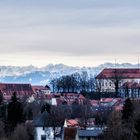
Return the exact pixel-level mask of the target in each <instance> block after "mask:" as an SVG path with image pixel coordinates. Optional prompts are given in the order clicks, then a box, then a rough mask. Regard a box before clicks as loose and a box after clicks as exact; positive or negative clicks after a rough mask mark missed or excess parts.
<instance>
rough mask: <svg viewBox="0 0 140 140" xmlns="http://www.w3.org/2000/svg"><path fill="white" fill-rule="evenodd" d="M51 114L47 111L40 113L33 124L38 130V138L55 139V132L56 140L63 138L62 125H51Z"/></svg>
mask: <svg viewBox="0 0 140 140" xmlns="http://www.w3.org/2000/svg"><path fill="white" fill-rule="evenodd" d="M48 118H50V114H49V113H48V112H47V111H44V112H43V113H40V114H39V115H38V116H37V117H36V118H35V119H34V120H33V124H34V126H35V130H36V135H35V136H36V138H35V139H36V140H54V133H55V136H56V140H61V131H62V129H61V127H59V126H58V127H55V131H54V129H53V125H51V120H50V119H48Z"/></svg>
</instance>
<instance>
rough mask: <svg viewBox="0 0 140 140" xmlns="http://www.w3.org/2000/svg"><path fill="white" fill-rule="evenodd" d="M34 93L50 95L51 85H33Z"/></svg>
mask: <svg viewBox="0 0 140 140" xmlns="http://www.w3.org/2000/svg"><path fill="white" fill-rule="evenodd" d="M32 88H33V91H34V93H36V94H45V95H50V94H51V89H50V87H49V86H47V85H46V86H32Z"/></svg>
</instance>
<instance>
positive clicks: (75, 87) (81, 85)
mask: <svg viewBox="0 0 140 140" xmlns="http://www.w3.org/2000/svg"><path fill="white" fill-rule="evenodd" d="M50 84H51V86H52V91H53V92H65V93H70V92H72V93H82V92H86V93H88V92H93V91H95V78H94V76H93V75H88V73H87V72H86V71H83V72H82V73H81V74H79V73H74V74H71V75H65V76H61V77H60V78H55V79H52V80H51V82H50Z"/></svg>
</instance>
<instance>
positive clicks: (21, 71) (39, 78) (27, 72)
mask: <svg viewBox="0 0 140 140" xmlns="http://www.w3.org/2000/svg"><path fill="white" fill-rule="evenodd" d="M114 67H116V68H138V64H130V63H123V64H116V65H114V64H113V63H105V64H101V65H99V66H97V67H72V66H67V65H64V64H56V65H53V64H49V65H46V66H45V67H41V68H38V67H35V66H32V65H30V66H24V67H19V66H0V82H8V83H19V82H20V83H31V84H38V85H41V84H42V85H45V84H48V83H49V81H50V80H51V79H52V78H57V77H60V76H62V75H70V74H72V73H75V72H78V73H81V72H82V71H87V73H88V74H89V75H90V74H92V75H96V74H98V73H99V72H100V71H101V70H102V69H104V68H114Z"/></svg>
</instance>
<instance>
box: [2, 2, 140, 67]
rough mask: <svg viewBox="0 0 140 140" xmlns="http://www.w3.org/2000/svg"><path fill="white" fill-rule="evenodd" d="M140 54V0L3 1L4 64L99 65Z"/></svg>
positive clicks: (135, 58) (136, 56) (134, 58)
mask: <svg viewBox="0 0 140 140" xmlns="http://www.w3.org/2000/svg"><path fill="white" fill-rule="evenodd" d="M139 57H140V0H133V1H132V0H4V1H0V65H18V66H25V65H35V66H38V67H41V66H45V65H47V64H50V63H53V64H58V63H63V64H66V65H71V66H96V65H99V64H102V63H105V62H112V63H114V61H115V60H116V61H117V62H118V63H125V62H129V63H135V64H136V63H137V60H138V58H139Z"/></svg>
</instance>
